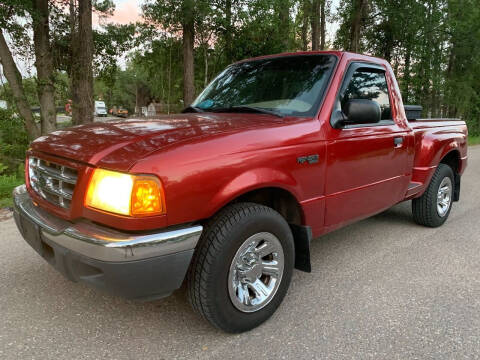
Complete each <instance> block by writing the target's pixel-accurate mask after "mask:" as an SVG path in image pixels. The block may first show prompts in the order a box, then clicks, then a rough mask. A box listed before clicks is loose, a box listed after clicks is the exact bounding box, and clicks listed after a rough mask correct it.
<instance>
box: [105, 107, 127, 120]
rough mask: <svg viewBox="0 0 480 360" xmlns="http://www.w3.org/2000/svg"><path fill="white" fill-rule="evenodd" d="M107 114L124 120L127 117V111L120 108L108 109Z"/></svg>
mask: <svg viewBox="0 0 480 360" xmlns="http://www.w3.org/2000/svg"><path fill="white" fill-rule="evenodd" d="M109 112H110V114H112V115H114V116H119V117H125V118H126V117H128V110H127V109H124V108H122V107H116V106H114V107H113V108H111V109H110V111H109Z"/></svg>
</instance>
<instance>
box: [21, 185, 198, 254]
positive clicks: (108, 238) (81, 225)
mask: <svg viewBox="0 0 480 360" xmlns="http://www.w3.org/2000/svg"><path fill="white" fill-rule="evenodd" d="M13 198H14V211H15V212H16V213H19V214H21V215H22V216H25V217H27V218H29V219H30V220H31V221H32V222H34V223H35V224H37V225H38V226H39V227H40V231H41V233H42V236H43V237H44V238H46V239H48V240H50V241H52V242H54V243H56V244H58V245H60V246H62V247H64V248H67V249H69V250H72V251H75V252H77V253H80V254H82V255H84V256H87V257H89V258H92V259H96V260H101V261H134V260H141V259H146V258H150V257H155V256H163V255H169V254H174V253H177V252H181V251H185V250H192V249H194V248H195V246H196V245H197V242H198V240H199V238H200V235H201V234H202V229H203V228H202V226H200V225H196V226H190V227H181V228H173V229H170V230H167V231H160V232H154V233H140V234H131V233H125V232H120V231H116V230H113V229H111V228H107V227H104V226H101V225H98V224H94V223H92V222H89V221H79V222H75V223H72V222H69V221H66V220H63V219H60V218H58V217H56V216H54V215H52V214H50V213H48V212H47V211H45V210H43V209H42V208H40V207H38V206H35V205H34V204H33V202H32V200H31V198H30V195H29V194H28V192H27V190H26V187H25V185H21V186H18V187H17V188H15V190H14V191H13Z"/></svg>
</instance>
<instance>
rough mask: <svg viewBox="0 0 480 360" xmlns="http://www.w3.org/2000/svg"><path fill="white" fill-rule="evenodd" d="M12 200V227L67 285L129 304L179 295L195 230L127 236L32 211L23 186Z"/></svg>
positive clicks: (197, 233)
mask: <svg viewBox="0 0 480 360" xmlns="http://www.w3.org/2000/svg"><path fill="white" fill-rule="evenodd" d="M13 197H14V217H15V222H16V223H17V227H18V229H19V230H20V233H21V234H22V236H23V238H24V239H25V241H26V242H27V243H28V244H29V245H30V246H31V247H32V248H33V249H34V250H35V251H36V252H37V253H38V254H39V255H40V256H42V257H43V258H44V259H45V260H46V261H47V262H48V263H50V264H51V265H52V266H53V267H54V268H56V269H57V270H58V271H59V272H60V273H62V274H63V275H64V276H65V277H67V278H68V279H70V280H72V281H80V282H84V283H87V284H89V285H91V286H94V287H97V288H99V289H103V290H106V291H108V292H111V293H114V294H116V295H120V296H123V297H126V298H129V299H142V300H151V299H157V298H161V297H164V296H167V295H169V294H170V293H172V292H173V291H174V290H176V289H178V288H179V287H180V286H181V285H182V283H183V281H184V279H185V275H186V272H187V270H188V267H189V265H190V262H191V259H192V256H193V253H194V250H195V246H196V245H197V242H198V240H199V238H200V235H201V234H202V227H201V226H198V225H197V226H187V227H176V228H169V229H167V230H163V231H157V232H145V233H136V234H132V233H126V232H121V231H115V230H113V229H110V228H107V227H104V226H101V225H98V224H94V223H92V222H89V221H86V220H81V221H78V222H69V221H66V220H63V219H60V218H58V217H56V216H54V215H52V214H50V213H48V212H47V211H45V210H43V209H42V208H40V207H38V206H36V205H35V204H34V203H33V202H32V200H31V198H30V196H29V194H28V193H27V191H26V188H25V185H22V186H19V187H17V188H16V189H15V190H14V192H13Z"/></svg>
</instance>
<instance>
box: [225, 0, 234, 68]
mask: <svg viewBox="0 0 480 360" xmlns="http://www.w3.org/2000/svg"><path fill="white" fill-rule="evenodd" d="M232 33H233V26H232V0H225V34H224V40H225V54H226V58H227V63H231V62H233V61H234V58H233V49H232V44H233V41H232V35H233V34H232Z"/></svg>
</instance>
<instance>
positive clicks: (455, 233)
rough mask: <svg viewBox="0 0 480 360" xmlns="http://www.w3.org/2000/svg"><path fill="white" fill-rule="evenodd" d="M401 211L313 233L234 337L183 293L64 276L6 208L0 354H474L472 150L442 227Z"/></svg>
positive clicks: (478, 170)
mask: <svg viewBox="0 0 480 360" xmlns="http://www.w3.org/2000/svg"><path fill="white" fill-rule="evenodd" d="M410 206H411V205H410V202H407V203H402V204H400V205H397V206H395V207H393V208H392V209H390V210H388V211H386V212H384V213H382V214H379V215H377V216H375V217H372V218H370V219H367V220H364V221H361V222H358V223H356V224H353V225H351V226H348V227H346V228H344V229H341V230H338V231H336V232H334V233H331V234H329V235H326V236H324V237H322V238H320V239H317V240H315V241H314V242H313V243H312V249H311V250H312V265H313V271H312V273H311V274H306V273H302V272H299V271H295V272H294V276H293V279H292V284H291V286H290V290H289V292H288V294H287V297H286V298H285V300H284V302H283V304H282V305H281V306H280V308H279V309H278V311H277V312H276V313H275V314H274V316H273V317H272V318H271V319H270V320H269V321H267V322H266V323H265V324H263V325H262V326H260V327H258V328H256V329H254V330H252V331H250V332H247V333H244V334H239V335H229V334H225V333H222V332H221V331H218V330H216V329H214V328H212V327H211V326H210V325H209V324H208V323H207V322H205V321H204V320H202V318H201V317H200V316H199V315H197V314H196V313H194V312H193V311H192V310H191V308H190V306H189V304H188V302H187V300H186V297H185V290H184V289H181V290H179V291H177V292H176V293H174V295H172V296H171V297H169V298H166V299H162V300H158V301H154V302H150V303H139V302H132V301H126V300H123V299H121V298H118V297H114V296H110V295H106V294H104V293H101V292H98V291H97V290H93V289H90V288H88V287H87V286H85V285H82V284H78V283H72V282H70V281H68V280H66V279H65V278H63V277H62V275H60V274H59V273H57V272H56V271H55V270H54V269H53V268H51V267H50V265H48V264H47V263H46V262H45V261H44V260H43V259H42V258H40V256H38V255H37V254H36V253H35V252H34V250H32V249H31V248H30V247H29V246H28V245H27V244H26V243H25V242H24V240H23V239H22V238H21V237H20V234H19V233H18V231H17V229H16V227H15V225H14V222H13V220H12V219H11V218H9V217H10V216H9V215H8V214H5V213H4V214H2V216H0V220H1V221H0V254H1V256H0V359H30V358H31V359H99V358H115V359H134V358H135V359H137V358H139V359H140V358H141V359H144V358H151V359H175V358H179V359H183V358H185V359H253V358H256V359H463V358H465V359H473V358H480V257H479V256H480V146H478V147H472V148H471V149H470V150H469V167H468V169H467V171H466V173H465V175H464V177H463V180H462V194H461V201H460V202H459V203H455V204H454V208H453V210H452V212H451V214H450V218H449V219H448V221H447V223H446V224H445V225H444V226H442V227H440V228H437V229H429V228H424V227H421V226H418V225H416V224H414V223H413V221H412V216H411V211H410ZM5 218H7V219H6V220H5Z"/></svg>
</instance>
